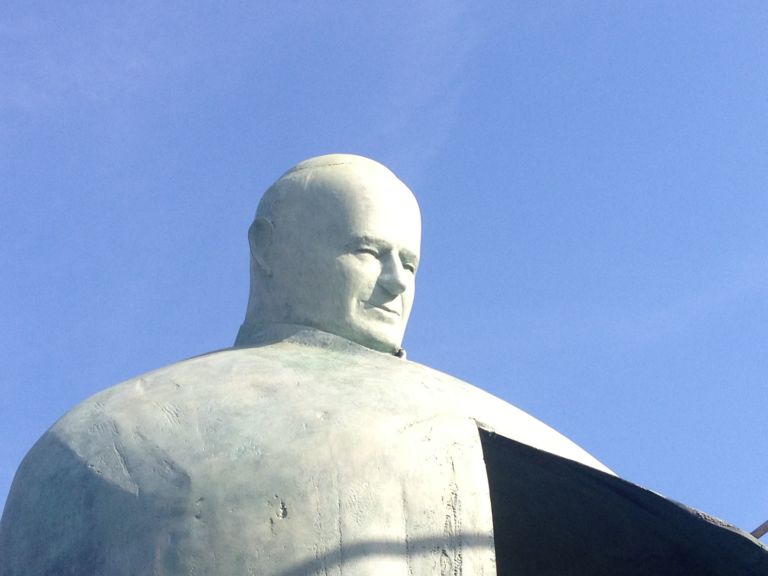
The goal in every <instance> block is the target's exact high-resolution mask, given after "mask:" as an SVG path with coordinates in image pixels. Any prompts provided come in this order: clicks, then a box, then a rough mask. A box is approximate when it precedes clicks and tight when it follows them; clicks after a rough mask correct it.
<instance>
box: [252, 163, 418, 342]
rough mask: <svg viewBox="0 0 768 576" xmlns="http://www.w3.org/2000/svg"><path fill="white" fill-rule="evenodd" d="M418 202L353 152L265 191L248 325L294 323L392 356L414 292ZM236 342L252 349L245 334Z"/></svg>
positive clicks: (255, 235) (255, 227)
mask: <svg viewBox="0 0 768 576" xmlns="http://www.w3.org/2000/svg"><path fill="white" fill-rule="evenodd" d="M420 237H421V217H420V214H419V207H418V204H417V203H416V199H415V198H414V197H413V194H412V193H411V191H410V190H409V189H408V187H407V186H406V185H405V184H403V183H402V182H401V181H400V180H399V179H398V178H397V177H396V176H395V175H394V174H393V173H392V172H391V171H390V170H388V169H387V168H385V167H384V166H382V165H381V164H379V163H378V162H375V161H373V160H370V159H368V158H363V157H361V156H354V155H348V154H331V155H327V156H319V157H316V158H311V159H309V160H306V161H304V162H301V163H300V164H298V165H297V166H295V167H294V168H292V169H291V170H289V171H288V172H286V173H285V174H284V175H283V176H282V177H281V178H280V179H279V180H278V181H277V182H275V183H274V184H273V185H272V186H271V187H270V188H269V190H267V192H266V193H265V194H264V197H263V198H262V200H261V202H260V203H259V207H258V210H257V213H256V219H255V220H254V222H253V224H252V225H251V228H250V231H249V241H250V245H251V292H250V298H249V303H248V311H247V314H246V320H245V326H268V325H271V324H298V325H303V326H308V327H312V328H317V329H319V330H323V331H326V332H330V333H332V334H336V335H338V336H342V337H344V338H347V339H349V340H352V341H354V342H357V343H358V344H361V345H363V346H367V347H369V348H373V349H375V350H379V351H382V352H391V353H394V352H396V351H397V350H399V349H400V346H401V343H402V338H403V334H404V332H405V327H406V324H407V321H408V316H409V315H410V311H411V306H412V304H413V296H414V291H415V273H416V268H417V267H418V259H419V251H420ZM245 332H247V331H241V337H239V338H238V342H237V344H238V345H247V344H248V342H247V341H243V337H242V336H243V334H244V333H245Z"/></svg>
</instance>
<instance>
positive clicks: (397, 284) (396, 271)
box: [379, 254, 410, 296]
mask: <svg viewBox="0 0 768 576" xmlns="http://www.w3.org/2000/svg"><path fill="white" fill-rule="evenodd" d="M409 274H410V273H409V272H408V271H407V270H406V269H405V268H404V267H403V263H402V262H400V258H398V257H397V256H395V255H393V254H390V255H389V256H388V257H387V258H385V259H384V260H383V261H382V269H381V276H379V284H381V286H382V288H384V290H386V291H387V292H388V293H390V294H392V295H393V296H397V295H399V294H402V293H403V292H405V290H406V288H408V282H409Z"/></svg>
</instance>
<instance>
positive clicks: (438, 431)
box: [0, 155, 607, 576]
mask: <svg viewBox="0 0 768 576" xmlns="http://www.w3.org/2000/svg"><path fill="white" fill-rule="evenodd" d="M420 226H421V224H420V215H419V208H418V205H417V203H416V200H415V199H414V197H413V195H412V194H411V192H410V190H409V189H408V188H407V187H406V186H405V185H404V184H403V183H402V182H401V181H400V180H399V179H398V178H397V177H396V176H395V175H394V174H393V173H392V172H390V171H389V170H388V169H387V168H385V167H383V166H382V165H380V164H378V163H376V162H374V161H372V160H368V159H366V158H362V157H359V156H352V155H328V156H322V157H318V158H314V159H310V160H308V161H306V162H303V163H301V164H299V165H298V166H296V167H295V168H293V169H292V170H290V171H289V172H287V173H286V174H285V175H283V176H282V177H281V178H280V179H279V180H278V181H277V182H276V183H275V184H274V185H273V186H272V187H271V188H270V189H269V190H268V191H267V193H266V194H265V195H264V198H263V199H262V201H261V203H260V205H259V208H258V212H257V216H256V219H255V220H254V223H253V225H252V226H251V229H250V232H249V240H250V246H251V293H250V298H249V303H248V310H247V314H246V320H245V322H244V324H243V326H242V327H241V329H240V332H239V334H238V338H237V341H236V345H235V347H234V348H232V349H228V350H224V351H220V352H215V353H211V354H208V355H204V356H199V357H196V358H193V359H190V360H187V361H184V362H180V363H178V364H174V365H172V366H169V367H166V368H162V369H160V370H157V371H154V372H151V373H148V374H145V375H143V376H140V377H138V378H135V379H132V380H129V381H127V382H124V383H122V384H119V385H117V386H114V387H112V388H110V389H108V390H106V391H104V392H102V393H100V394H97V395H96V396H94V397H92V398H90V399H88V400H86V401H85V402H83V403H82V404H80V405H79V406H77V407H76V408H75V409H73V410H72V411H70V412H69V413H68V414H66V415H65V416H64V417H63V418H62V419H61V420H59V421H58V422H57V423H56V424H55V425H54V426H53V427H52V428H51V429H50V430H49V431H48V432H47V433H46V434H45V435H44V436H43V437H42V438H41V439H40V440H39V441H38V443H37V444H36V445H35V446H34V447H33V449H32V450H31V451H30V453H29V454H28V456H27V457H26V458H25V460H24V462H23V463H22V465H21V466H20V468H19V471H18V473H17V476H16V478H15V480H14V483H13V486H12V489H11V493H10V495H9V498H8V503H7V506H6V509H5V511H4V514H3V518H2V524H0V575H2V576H18V575H29V574H34V575H54V574H55V575H65V574H73V575H74V574H77V575H80V576H83V575H105V576H106V575H109V576H121V575H126V576H127V575H131V576H139V575H141V576H144V575H146V576H149V575H156V576H181V575H216V574H218V575H227V576H238V575H252V574H269V575H289V574H291V575H296V576H299V575H305V574H342V573H343V574H347V575H363V574H365V575H368V574H381V575H385V574H386V575H403V576H406V575H411V574H417V575H418V574H441V575H447V574H451V575H457V574H466V575H487V576H490V575H493V574H496V567H495V556H494V534H493V520H492V511H491V503H490V500H489V487H488V478H487V476H486V471H485V467H484V463H483V453H482V449H481V446H480V439H479V437H478V427H481V428H484V429H487V430H493V431H496V432H497V433H498V434H500V435H503V436H505V437H508V438H511V439H514V440H517V441H519V442H522V443H525V444H528V445H530V446H533V447H535V448H539V449H541V450H544V451H547V452H550V453H553V454H557V455H560V456H563V457H565V458H568V459H571V460H575V461H577V462H581V463H582V464H585V465H587V466H590V467H592V468H595V469H598V470H603V471H607V470H606V468H605V467H604V466H603V465H602V464H600V463H599V462H598V461H597V460H595V459H594V458H593V457H591V456H590V455H589V454H587V453H586V452H585V451H584V450H582V449H581V448H579V447H578V446H576V445H575V444H574V443H573V442H571V441H570V440H568V439H567V438H565V437H564V436H562V435H561V434H559V433H557V432H556V431H554V430H553V429H551V428H549V427H548V426H546V425H544V424H543V423H541V422H539V421H538V420H536V419H535V418H533V417H531V416H529V415H528V414H526V413H524V412H522V411H521V410H519V409H517V408H515V407H514V406H511V405H510V404H508V403H506V402H503V401H501V400H499V399H497V398H495V397H493V396H491V395H489V394H487V393H485V392H483V391H482V390H480V389H478V388H475V387H474V386H471V385H469V384H467V383H465V382H462V381H459V380H457V379H455V378H452V377H451V376H448V375H446V374H443V373H441V372H438V371H435V370H432V369H430V368H427V367H425V366H422V365H419V364H416V363H413V362H410V361H408V360H406V359H404V358H402V357H401V356H402V355H403V354H402V351H401V344H402V339H403V333H404V331H405V327H406V323H407V320H408V316H409V314H410V311H411V306H412V304H413V299H414V289H415V276H416V272H417V268H418V261H419V254H420Z"/></svg>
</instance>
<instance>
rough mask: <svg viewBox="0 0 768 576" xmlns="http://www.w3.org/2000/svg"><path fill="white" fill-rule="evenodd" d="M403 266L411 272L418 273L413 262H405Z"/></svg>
mask: <svg viewBox="0 0 768 576" xmlns="http://www.w3.org/2000/svg"><path fill="white" fill-rule="evenodd" d="M403 268H404V269H405V270H408V272H410V273H411V274H416V265H415V264H412V263H411V262H403Z"/></svg>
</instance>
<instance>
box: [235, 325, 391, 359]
mask: <svg viewBox="0 0 768 576" xmlns="http://www.w3.org/2000/svg"><path fill="white" fill-rule="evenodd" d="M286 341H287V342H294V343H297V344H303V345H305V346H315V347H319V348H328V349H331V350H339V351H344V352H350V353H359V352H371V353H374V354H385V353H384V352H379V351H377V350H373V349H371V348H367V347H365V346H362V345H360V344H357V343H355V342H352V341H351V340H347V339H346V338H342V337H341V336H337V335H336V334H331V333H330V332H323V331H322V330H318V329H317V328H312V327H311V326H304V325H302V324H288V323H269V324H259V323H250V322H244V323H243V324H242V326H240V330H239V331H238V333H237V338H236V339H235V348H250V347H257V346H266V345H268V344H275V343H276V342H286ZM394 356H397V357H399V358H405V350H403V349H400V350H399V351H398V353H397V354H394Z"/></svg>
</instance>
